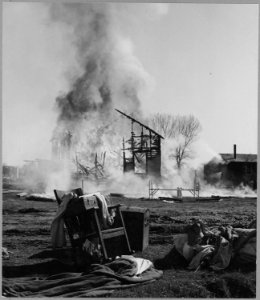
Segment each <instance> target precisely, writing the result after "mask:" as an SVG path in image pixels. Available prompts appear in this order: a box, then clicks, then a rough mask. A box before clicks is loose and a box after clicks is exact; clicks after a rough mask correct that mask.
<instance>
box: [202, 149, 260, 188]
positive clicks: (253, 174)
mask: <svg viewBox="0 0 260 300" xmlns="http://www.w3.org/2000/svg"><path fill="white" fill-rule="evenodd" d="M219 156H220V159H216V158H214V159H212V160H211V161H210V162H209V163H207V164H206V165H205V166H204V178H205V180H206V181H207V182H209V183H211V184H216V183H221V184H222V185H225V186H231V187H236V186H239V185H240V184H243V185H247V186H249V187H251V188H252V189H254V190H255V189H256V188H257V155H256V154H238V153H237V152H236V145H234V152H233V153H220V154H219Z"/></svg>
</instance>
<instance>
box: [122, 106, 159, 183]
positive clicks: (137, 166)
mask: <svg viewBox="0 0 260 300" xmlns="http://www.w3.org/2000/svg"><path fill="white" fill-rule="evenodd" d="M116 111H118V112H119V113H120V114H122V115H123V116H125V117H126V118H128V119H130V120H131V137H130V138H129V139H128V140H126V141H125V139H123V149H122V150H123V171H124V172H134V173H135V174H138V175H141V176H146V175H150V176H152V177H155V178H159V177H160V176H161V139H163V137H162V136H161V135H160V134H158V133H157V132H155V131H154V130H153V129H151V128H150V127H148V126H146V125H144V124H142V123H141V122H139V121H137V120H136V119H134V118H133V117H131V116H129V115H127V114H125V113H123V112H122V111H120V110H118V109H116ZM135 124H137V125H139V128H138V129H139V131H138V129H136V132H138V133H136V132H135V131H134V130H135V128H134V125H135Z"/></svg>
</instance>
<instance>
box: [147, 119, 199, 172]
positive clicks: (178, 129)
mask: <svg viewBox="0 0 260 300" xmlns="http://www.w3.org/2000/svg"><path fill="white" fill-rule="evenodd" d="M148 123H149V125H150V126H151V128H153V129H154V130H155V131H157V132H158V133H159V134H161V135H162V136H163V137H164V138H165V139H174V140H176V147H175V149H174V153H173V154H172V155H171V156H172V157H173V158H175V160H176V164H177V168H178V169H181V166H182V164H183V162H184V160H185V159H188V158H191V145H192V143H193V142H194V141H195V140H196V138H197V137H198V134H199V132H200V131H201V125H200V122H199V120H198V119H197V118H196V117H194V116H193V115H188V116H180V115H176V116H174V115H170V114H159V113H158V114H155V115H154V116H152V117H151V118H150V119H149V120H148Z"/></svg>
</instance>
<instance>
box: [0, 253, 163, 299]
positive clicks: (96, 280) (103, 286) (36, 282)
mask: <svg viewBox="0 0 260 300" xmlns="http://www.w3.org/2000/svg"><path fill="white" fill-rule="evenodd" d="M161 276H162V271H159V270H156V269H155V268H154V266H153V263H152V262H151V261H149V260H146V259H143V258H136V257H134V256H131V255H123V256H121V257H118V258H117V259H115V260H114V261H112V262H109V263H107V264H104V265H102V264H92V265H91V269H90V270H89V271H88V272H83V273H71V272H70V273H61V274H56V275H52V276H49V277H47V278H35V277H34V278H31V277H22V278H17V277H16V278H4V279H3V285H2V287H3V289H2V290H3V296H6V297H102V296H107V295H110V294H111V293H113V291H114V290H115V289H121V288H129V287H132V286H136V285H140V284H142V283H147V282H152V281H154V280H156V279H158V278H160V277H161Z"/></svg>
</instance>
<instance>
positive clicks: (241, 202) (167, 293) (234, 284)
mask: <svg viewBox="0 0 260 300" xmlns="http://www.w3.org/2000/svg"><path fill="white" fill-rule="evenodd" d="M17 193H18V192H16V191H13V192H12V191H9V192H6V191H4V193H3V246H4V247H7V248H8V250H9V251H11V252H12V253H11V255H10V259H9V260H3V276H6V277H18V276H25V275H27V276H44V275H47V274H50V273H52V274H53V273H57V272H61V271H64V269H63V265H61V264H59V263H58V262H57V261H55V263H54V262H53V260H52V259H51V258H45V259H29V257H30V256H31V255H33V254H36V253H39V252H40V251H42V250H46V249H47V248H50V224H51V221H52V219H53V217H54V215H55V212H56V209H57V204H56V202H43V201H29V200H26V199H24V198H18V197H17V196H16V194H17ZM112 200H113V202H115V203H117V202H118V203H121V204H123V205H126V206H138V207H143V208H149V209H150V212H151V220H150V240H149V241H150V245H149V247H148V248H147V249H146V250H145V251H143V252H142V253H136V256H139V257H144V258H147V259H150V260H151V261H153V262H154V263H155V265H156V267H157V268H159V269H163V270H164V275H163V277H162V278H160V279H159V280H157V281H155V282H153V283H150V284H146V285H141V286H138V287H134V288H131V289H122V290H116V291H115V292H114V293H113V295H112V296H113V297H200V298H201V297H251V298H252V297H255V286H256V272H255V269H254V268H251V269H245V268H241V267H240V268H238V267H234V266H231V267H230V268H228V269H227V270H225V271H221V272H218V273H215V272H211V271H207V270H201V271H198V272H193V271H188V270H186V269H185V262H184V260H183V259H182V257H181V256H178V255H177V254H176V253H174V251H173V250H172V249H173V241H172V236H173V235H174V234H175V233H179V232H182V231H183V229H184V227H185V225H187V224H188V222H189V220H190V219H191V218H193V217H199V218H201V219H202V220H203V221H204V222H205V224H206V225H207V226H208V227H210V228H211V227H218V226H219V225H231V226H233V227H245V228H246V227H248V225H249V224H250V222H252V221H253V220H254V219H255V218H256V203H257V200H256V199H250V198H227V199H223V200H222V201H220V202H212V203H211V202H184V203H173V204H172V203H165V202H162V201H160V200H144V199H143V200H142V199H129V198H128V199H126V198H113V199H112ZM165 257H166V258H165ZM35 264H38V266H37V265H35ZM20 265H29V266H27V267H23V268H19V266H20Z"/></svg>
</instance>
